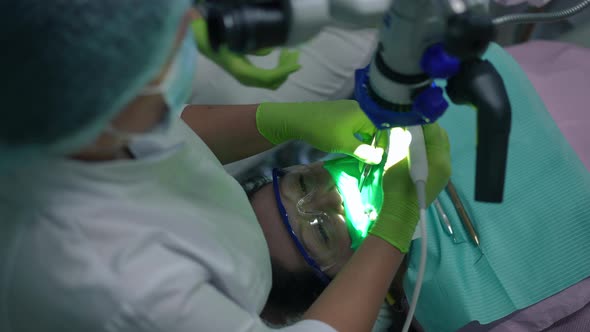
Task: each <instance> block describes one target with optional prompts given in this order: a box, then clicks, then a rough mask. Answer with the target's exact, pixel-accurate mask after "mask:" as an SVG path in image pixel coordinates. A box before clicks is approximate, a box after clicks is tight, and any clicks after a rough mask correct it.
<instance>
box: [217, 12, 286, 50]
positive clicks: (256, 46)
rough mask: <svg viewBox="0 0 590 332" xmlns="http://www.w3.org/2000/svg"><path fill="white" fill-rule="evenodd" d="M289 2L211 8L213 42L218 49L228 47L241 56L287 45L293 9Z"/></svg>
mask: <svg viewBox="0 0 590 332" xmlns="http://www.w3.org/2000/svg"><path fill="white" fill-rule="evenodd" d="M289 8H290V7H289V6H288V4H287V1H283V0H274V1H267V2H263V3H255V4H242V5H237V6H228V5H225V6H220V5H217V6H216V5H212V6H210V7H209V8H207V26H208V30H209V42H210V44H211V47H213V49H214V50H217V48H218V47H219V46H220V45H227V46H228V47H229V49H230V50H232V51H234V52H237V53H248V52H252V51H256V50H260V49H262V48H267V47H276V46H280V45H284V44H285V42H286V41H287V38H288V33H289V25H290V10H289Z"/></svg>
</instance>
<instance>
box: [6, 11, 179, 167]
mask: <svg viewBox="0 0 590 332" xmlns="http://www.w3.org/2000/svg"><path fill="white" fill-rule="evenodd" d="M189 6H190V1H189V0H51V1H49V0H17V1H2V2H1V3H0V27H1V29H0V42H1V44H2V51H0V68H1V69H0V95H1V96H2V99H1V100H0V108H1V110H0V164H2V161H6V160H7V159H10V158H12V157H14V156H17V155H43V154H47V155H64V154H68V153H72V152H74V151H76V150H77V149H80V148H82V147H83V146H85V145H87V144H90V143H91V142H92V141H93V140H94V139H96V137H97V136H98V135H99V134H100V133H101V131H102V130H103V128H104V127H105V125H106V124H107V123H108V122H109V121H110V120H111V119H112V118H113V117H114V116H115V115H116V114H117V112H119V111H121V110H122V109H123V108H124V107H125V105H127V104H128V103H129V102H130V101H132V100H133V99H134V98H135V96H136V95H137V94H138V93H139V91H140V90H141V89H142V87H144V86H145V85H146V84H148V83H149V82H150V81H151V80H152V79H154V78H155V77H156V76H157V75H158V73H159V72H160V71H161V70H162V68H163V66H164V65H165V63H166V61H167V59H168V57H169V56H170V55H171V53H172V50H173V46H174V41H175V37H176V34H177V31H178V29H179V26H180V23H181V20H182V17H183V16H184V14H185V13H186V11H187V10H188V9H189Z"/></svg>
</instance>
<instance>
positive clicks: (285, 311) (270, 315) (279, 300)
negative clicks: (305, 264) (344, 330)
mask: <svg viewBox="0 0 590 332" xmlns="http://www.w3.org/2000/svg"><path fill="white" fill-rule="evenodd" d="M271 263H272V265H271V266H272V287H271V290H270V294H269V296H268V299H267V303H266V306H265V308H264V311H263V312H262V314H261V317H262V318H263V319H264V320H266V321H267V322H269V323H272V324H278V325H280V324H287V323H289V322H292V321H293V320H296V319H297V318H299V317H301V316H302V315H303V314H304V313H305V311H307V309H308V308H309V307H310V306H311V305H312V304H313V302H314V301H315V300H316V299H317V298H318V296H319V295H320V294H321V293H322V291H323V290H324V289H325V287H326V286H325V285H324V284H323V283H322V281H321V280H320V279H319V278H318V277H317V276H316V275H315V274H314V273H313V272H312V271H311V270H310V269H309V268H305V269H303V270H299V271H292V270H288V269H287V268H285V267H284V266H283V264H281V263H279V262H278V261H276V260H274V259H271Z"/></svg>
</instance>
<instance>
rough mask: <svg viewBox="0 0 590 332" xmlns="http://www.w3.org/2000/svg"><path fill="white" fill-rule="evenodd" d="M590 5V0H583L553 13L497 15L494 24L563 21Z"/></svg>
mask: <svg viewBox="0 0 590 332" xmlns="http://www.w3.org/2000/svg"><path fill="white" fill-rule="evenodd" d="M588 6H590V0H583V1H581V2H580V3H578V4H577V5H575V6H573V7H571V8H567V9H564V10H560V11H557V12H552V13H525V14H510V15H505V16H500V17H496V18H495V19H494V20H493V22H494V25H497V26H498V25H504V24H523V23H546V22H554V21H561V20H563V19H566V18H568V17H570V16H574V15H575V14H577V13H579V12H581V11H582V10H583V9H585V8H586V7H588Z"/></svg>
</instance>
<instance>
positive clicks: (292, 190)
mask: <svg viewBox="0 0 590 332" xmlns="http://www.w3.org/2000/svg"><path fill="white" fill-rule="evenodd" d="M273 189H274V194H275V199H276V202H277V207H278V209H279V212H280V214H281V218H282V220H283V223H284V224H285V227H286V228H287V230H288V232H289V234H290V236H291V238H292V239H293V241H294V243H295V245H296V247H297V249H298V250H299V252H300V253H301V255H302V256H303V258H304V259H305V261H306V262H307V264H308V265H309V266H311V267H312V268H313V269H314V271H315V272H316V274H317V275H318V277H319V278H320V279H322V281H324V282H325V283H328V282H329V281H330V278H329V277H328V276H327V275H326V270H328V269H330V268H332V267H334V266H335V265H336V264H339V263H342V262H344V261H346V260H347V259H348V256H347V255H349V254H350V251H351V249H350V245H351V240H350V236H349V234H348V228H347V226H346V220H345V217H344V209H343V206H342V198H341V197H340V195H339V194H338V191H337V190H336V188H335V184H334V182H333V180H332V179H331V177H330V175H329V173H328V172H326V171H325V170H323V168H321V167H320V168H315V169H314V168H312V167H309V166H297V167H295V168H290V169H286V170H281V169H274V170H273ZM285 206H288V208H286V207H285ZM289 210H290V213H289V212H288V211H289Z"/></svg>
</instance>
